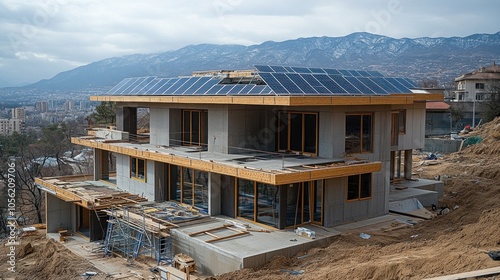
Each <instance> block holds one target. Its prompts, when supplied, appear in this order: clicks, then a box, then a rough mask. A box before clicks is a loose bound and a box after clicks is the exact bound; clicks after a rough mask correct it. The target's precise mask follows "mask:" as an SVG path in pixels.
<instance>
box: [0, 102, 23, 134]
mask: <svg viewBox="0 0 500 280" xmlns="http://www.w3.org/2000/svg"><path fill="white" fill-rule="evenodd" d="M11 115H12V118H10V119H0V135H12V134H13V133H14V132H17V133H24V130H25V122H26V112H25V110H24V108H12V110H11Z"/></svg>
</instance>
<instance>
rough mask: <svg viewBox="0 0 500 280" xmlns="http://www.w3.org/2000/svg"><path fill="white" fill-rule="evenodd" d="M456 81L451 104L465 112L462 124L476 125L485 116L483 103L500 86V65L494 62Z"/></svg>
mask: <svg viewBox="0 0 500 280" xmlns="http://www.w3.org/2000/svg"><path fill="white" fill-rule="evenodd" d="M455 83H456V90H455V91H454V92H453V94H452V99H451V100H450V101H451V102H450V105H451V107H452V108H453V109H457V110H460V111H462V112H463V124H462V126H464V125H472V126H473V127H474V126H475V125H476V124H478V122H479V120H481V118H482V117H483V116H482V113H483V108H482V106H481V103H483V102H487V100H488V99H489V97H490V94H491V92H492V90H495V89H496V90H498V89H499V88H500V66H498V65H496V63H493V65H490V66H488V67H481V68H480V69H478V70H476V71H473V72H469V73H466V74H463V75H460V76H459V77H457V78H456V79H455ZM473 116H475V117H473ZM461 128H463V127H461ZM461 128H460V129H461Z"/></svg>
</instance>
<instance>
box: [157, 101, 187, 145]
mask: <svg viewBox="0 0 500 280" xmlns="http://www.w3.org/2000/svg"><path fill="white" fill-rule="evenodd" d="M168 124H169V136H170V137H169V143H168V144H167V145H171V146H177V145H180V144H181V141H182V133H181V132H182V111H181V109H178V108H175V109H174V108H170V109H169V119H168ZM151 129H153V128H152V127H151Z"/></svg>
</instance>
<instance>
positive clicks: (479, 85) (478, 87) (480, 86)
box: [476, 83, 484, 89]
mask: <svg viewBox="0 0 500 280" xmlns="http://www.w3.org/2000/svg"><path fill="white" fill-rule="evenodd" d="M476 89H484V83H476Z"/></svg>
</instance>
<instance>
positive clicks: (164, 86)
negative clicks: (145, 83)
mask: <svg viewBox="0 0 500 280" xmlns="http://www.w3.org/2000/svg"><path fill="white" fill-rule="evenodd" d="M176 82H177V79H165V80H164V81H161V82H160V83H158V85H159V87H157V86H158V85H155V87H156V89H153V88H151V93H152V94H165V93H166V92H167V90H168V89H169V88H170V87H171V86H172V85H173V84H175V83H176Z"/></svg>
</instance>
